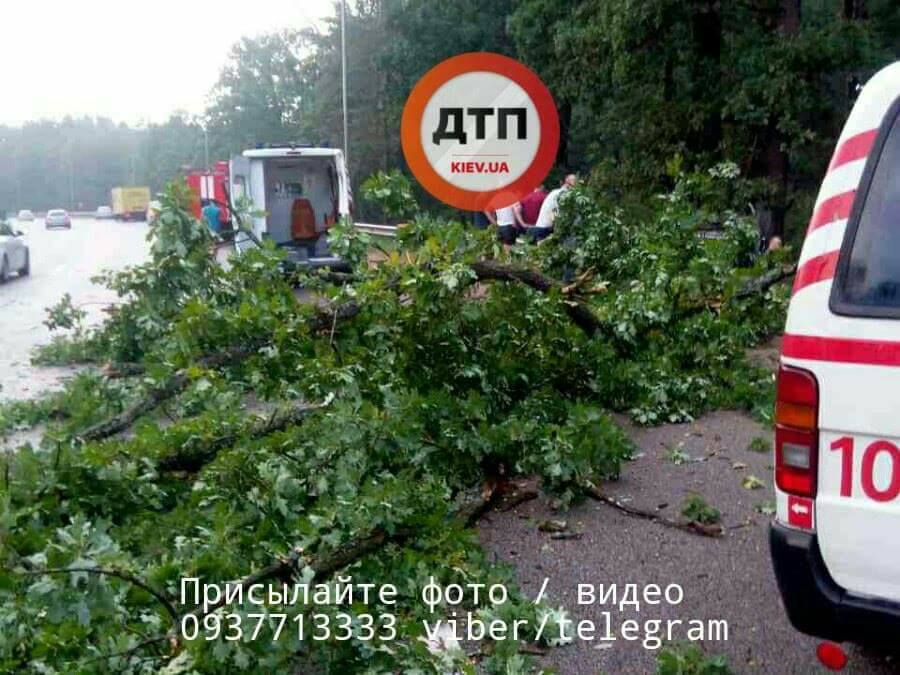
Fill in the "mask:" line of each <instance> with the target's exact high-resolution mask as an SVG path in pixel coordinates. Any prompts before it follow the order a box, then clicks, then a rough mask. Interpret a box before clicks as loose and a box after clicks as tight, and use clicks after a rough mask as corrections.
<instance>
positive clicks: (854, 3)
mask: <svg viewBox="0 0 900 675" xmlns="http://www.w3.org/2000/svg"><path fill="white" fill-rule="evenodd" d="M844 18H845V19H847V20H848V21H864V20H865V19H868V18H869V8H868V6H867V3H866V0H844Z"/></svg>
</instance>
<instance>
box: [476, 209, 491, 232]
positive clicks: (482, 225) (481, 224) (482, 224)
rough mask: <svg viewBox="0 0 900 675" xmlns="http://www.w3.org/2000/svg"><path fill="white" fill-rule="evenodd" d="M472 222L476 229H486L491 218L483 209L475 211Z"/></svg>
mask: <svg viewBox="0 0 900 675" xmlns="http://www.w3.org/2000/svg"><path fill="white" fill-rule="evenodd" d="M473 224H474V225H475V229H477V230H486V229H488V227H490V225H491V220H490V218H488V216H487V214H486V213H485V212H484V211H476V212H475V217H474V223H473Z"/></svg>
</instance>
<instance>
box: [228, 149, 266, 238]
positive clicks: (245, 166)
mask: <svg viewBox="0 0 900 675" xmlns="http://www.w3.org/2000/svg"><path fill="white" fill-rule="evenodd" d="M228 168H229V173H230V175H231V181H230V184H229V186H228V189H229V192H230V196H231V203H232V205H235V206H236V205H237V203H238V201H239V200H240V199H241V198H247V199H250V200H252V199H253V192H252V190H251V183H250V159H249V158H247V157H244V156H243V155H234V156H233V157H232V158H231V161H230V162H229V167H228ZM254 208H260V209H261V208H263V205H260V206H257V205H256V204H254ZM255 221H256V219H255V218H250V219H249V221H248V218H247V216H244V217H243V220H242V222H240V223H239V222H238V219H237V218H235V217H234V215H232V222H233V224H234V227H235V229H237V228H238V227H243V228H249V229H250V230H251V231H252V232H253V233H254V235H255V236H256V238H257V239H260V238H262V232H260V231H258V230H259V226H258V224H257V223H256V222H255ZM254 246H256V243H255V242H254V241H253V238H252V237H249V236H247V234H246V233H241V232H235V238H234V247H235V249H236V250H237V252H238V253H242V252H244V251H246V250H248V249H250V248H253V247H254Z"/></svg>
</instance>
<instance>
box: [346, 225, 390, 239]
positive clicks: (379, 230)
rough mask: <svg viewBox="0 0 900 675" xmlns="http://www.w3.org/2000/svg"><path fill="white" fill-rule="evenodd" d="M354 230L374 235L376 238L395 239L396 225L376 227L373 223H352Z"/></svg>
mask: <svg viewBox="0 0 900 675" xmlns="http://www.w3.org/2000/svg"><path fill="white" fill-rule="evenodd" d="M354 225H355V226H356V229H357V230H359V231H360V232H365V233H366V234H374V235H376V236H378V237H396V236H397V226H396V225H376V224H375V223H354Z"/></svg>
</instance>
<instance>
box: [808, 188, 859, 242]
mask: <svg viewBox="0 0 900 675" xmlns="http://www.w3.org/2000/svg"><path fill="white" fill-rule="evenodd" d="M855 196H856V190H849V191H847V192H842V193H840V194H837V195H835V196H834V197H829V198H828V199H826V200H825V201H823V202H822V203H821V204H819V205H818V206H817V207H816V210H815V211H814V212H813V216H812V219H811V220H810V221H809V230H807V234H809V233H810V232H812V231H813V230H815V229H816V228H819V227H822V226H823V225H827V224H828V223H832V222H834V221H835V220H846V219H847V218H849V217H850V210H851V209H852V208H853V198H854V197H855Z"/></svg>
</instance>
